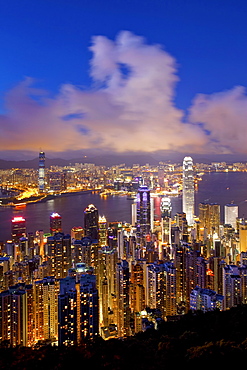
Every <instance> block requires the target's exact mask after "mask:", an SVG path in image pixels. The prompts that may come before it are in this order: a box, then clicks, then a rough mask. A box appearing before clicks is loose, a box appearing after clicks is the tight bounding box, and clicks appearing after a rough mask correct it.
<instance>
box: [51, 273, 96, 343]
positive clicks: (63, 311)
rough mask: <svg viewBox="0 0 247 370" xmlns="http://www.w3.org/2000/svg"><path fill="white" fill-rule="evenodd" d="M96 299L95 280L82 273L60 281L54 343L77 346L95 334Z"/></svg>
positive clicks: (91, 275) (89, 275) (90, 275)
mask: <svg viewBox="0 0 247 370" xmlns="http://www.w3.org/2000/svg"><path fill="white" fill-rule="evenodd" d="M98 301H99V299H98V290H97V288H96V276H95V275H93V274H91V273H86V271H85V272H84V273H83V274H81V275H80V276H79V277H78V278H77V277H75V276H67V277H66V278H64V279H61V280H60V293H59V295H58V342H59V344H60V345H74V344H79V343H80V342H81V340H83V339H84V338H86V339H88V338H90V339H92V338H94V337H96V336H97V335H98V334H99V302H98Z"/></svg>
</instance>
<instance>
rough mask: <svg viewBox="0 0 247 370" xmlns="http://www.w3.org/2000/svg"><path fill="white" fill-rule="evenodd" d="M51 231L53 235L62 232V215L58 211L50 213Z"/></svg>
mask: <svg viewBox="0 0 247 370" xmlns="http://www.w3.org/2000/svg"><path fill="white" fill-rule="evenodd" d="M50 232H51V234H52V235H54V234H55V233H61V232H62V217H61V216H60V215H59V214H58V213H56V212H53V213H52V214H51V215H50Z"/></svg>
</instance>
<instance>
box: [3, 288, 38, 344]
mask: <svg viewBox="0 0 247 370" xmlns="http://www.w3.org/2000/svg"><path fill="white" fill-rule="evenodd" d="M33 316H34V308H33V287H32V285H26V284H24V283H19V284H16V285H14V286H11V287H9V289H8V290H5V291H4V292H1V293H0V342H2V341H4V340H7V341H9V343H10V345H12V346H13V347H15V346H17V345H20V346H24V347H25V346H30V345H32V344H33V343H34V335H33Z"/></svg>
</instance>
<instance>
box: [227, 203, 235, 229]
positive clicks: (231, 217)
mask: <svg viewBox="0 0 247 370" xmlns="http://www.w3.org/2000/svg"><path fill="white" fill-rule="evenodd" d="M237 218H238V206H237V205H236V204H226V205H225V224H227V225H231V226H232V227H233V228H234V229H235V230H237Z"/></svg>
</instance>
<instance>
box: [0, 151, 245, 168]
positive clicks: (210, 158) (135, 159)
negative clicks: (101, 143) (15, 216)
mask: <svg viewBox="0 0 247 370" xmlns="http://www.w3.org/2000/svg"><path fill="white" fill-rule="evenodd" d="M187 155H189V156H191V157H192V158H193V161H194V163H196V162H198V163H211V162H227V163H233V162H246V161H247V155H239V154H236V155H233V154H218V155H215V154H193V153H177V152H159V153H152V154H150V153H139V154H138V153H128V154H115V153H112V154H103V155H97V156H93V155H91V156H88V157H85V156H81V157H77V158H73V159H63V158H46V160H45V165H46V167H47V168H49V167H50V166H62V167H63V166H69V165H73V164H75V163H94V164H95V165H98V166H113V165H118V164H125V165H126V166H132V165H133V164H140V165H145V164H147V163H148V164H150V165H157V164H158V163H159V162H162V161H164V162H171V163H181V164H182V162H183V158H184V157H185V156H187ZM38 166H39V159H38V157H37V158H34V159H31V160H21V161H13V160H4V159H0V169H9V168H37V169H38Z"/></svg>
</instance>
